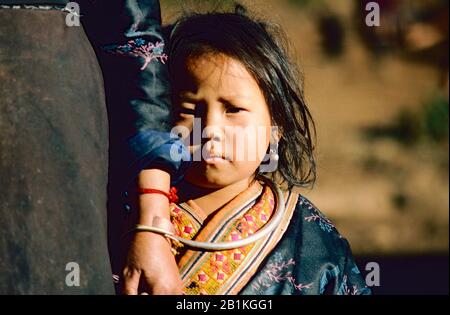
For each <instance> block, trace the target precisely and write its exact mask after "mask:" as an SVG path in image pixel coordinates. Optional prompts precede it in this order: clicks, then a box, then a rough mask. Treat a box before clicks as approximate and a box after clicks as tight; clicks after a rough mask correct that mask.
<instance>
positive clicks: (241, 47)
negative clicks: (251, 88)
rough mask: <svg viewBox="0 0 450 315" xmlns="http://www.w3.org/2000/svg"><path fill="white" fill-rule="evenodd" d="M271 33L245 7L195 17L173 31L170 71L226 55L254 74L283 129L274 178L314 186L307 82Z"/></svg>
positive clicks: (182, 21) (185, 19) (183, 20)
mask: <svg viewBox="0 0 450 315" xmlns="http://www.w3.org/2000/svg"><path fill="white" fill-rule="evenodd" d="M278 33H279V34H278V35H279V36H277V37H275V36H272V35H271V34H270V32H269V25H268V24H267V23H265V22H262V21H258V20H254V19H252V18H250V17H249V16H247V14H246V10H245V8H244V7H243V6H242V5H236V8H235V12H233V13H223V12H213V13H206V14H205V13H204V14H197V13H194V14H190V15H187V16H184V17H182V18H180V19H179V20H178V21H177V22H175V23H174V24H173V25H172V26H171V31H170V34H169V50H168V51H169V56H170V58H169V72H170V75H171V76H173V75H175V74H176V71H177V69H180V68H179V67H180V66H182V65H183V64H185V63H186V61H187V60H188V59H190V58H195V57H199V56H201V55H204V54H208V53H220V54H224V55H226V56H228V57H231V58H234V59H236V60H238V61H240V62H241V63H242V64H243V65H244V66H245V67H246V68H247V70H248V71H249V73H251V74H252V75H253V77H254V78H255V80H256V82H257V83H258V85H259V87H260V89H261V91H262V92H263V94H264V96H265V99H266V102H267V104H268V106H269V110H270V114H271V117H272V123H273V124H274V125H275V126H277V127H278V128H279V134H280V135H281V137H280V140H279V143H278V155H279V162H278V169H277V171H276V172H275V173H273V174H272V176H273V177H274V179H275V180H276V181H278V182H279V183H280V184H284V185H286V184H287V186H288V187H289V188H291V187H293V186H308V185H311V184H313V183H314V181H315V178H316V167H315V161H314V156H313V150H314V145H313V136H315V127H314V121H313V119H312V117H311V114H310V112H309V110H308V108H307V106H306V103H305V99H304V95H303V78H302V76H301V75H300V72H299V71H298V69H297V67H296V66H295V65H294V64H293V63H291V62H290V60H289V58H288V54H287V48H286V47H285V45H284V44H282V43H281V40H280V39H281V38H282V37H281V35H283V34H282V33H280V31H279V30H278Z"/></svg>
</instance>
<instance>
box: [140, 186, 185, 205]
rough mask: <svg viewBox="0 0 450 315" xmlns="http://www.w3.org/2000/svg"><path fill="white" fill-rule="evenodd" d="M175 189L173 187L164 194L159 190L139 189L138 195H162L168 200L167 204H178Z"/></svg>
mask: <svg viewBox="0 0 450 315" xmlns="http://www.w3.org/2000/svg"><path fill="white" fill-rule="evenodd" d="M177 192H178V191H177V189H176V188H175V187H171V188H170V190H169V192H168V193H167V192H165V191H162V190H159V189H153V188H139V193H140V194H141V195H142V194H160V195H164V196H166V197H167V199H169V202H174V203H176V202H178V196H177Z"/></svg>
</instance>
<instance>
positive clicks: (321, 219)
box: [300, 197, 334, 233]
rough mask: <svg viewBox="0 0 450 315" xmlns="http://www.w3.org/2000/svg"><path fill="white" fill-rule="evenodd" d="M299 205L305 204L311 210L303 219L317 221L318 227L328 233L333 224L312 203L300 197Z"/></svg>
mask: <svg viewBox="0 0 450 315" xmlns="http://www.w3.org/2000/svg"><path fill="white" fill-rule="evenodd" d="M300 205H301V206H306V207H307V208H308V210H311V211H312V214H311V215H310V216H307V217H305V221H307V222H315V221H318V224H319V226H320V228H321V229H322V230H323V231H325V232H328V233H330V232H331V231H332V230H333V228H334V224H333V223H332V222H331V221H330V220H329V219H328V218H327V217H326V216H325V215H324V214H323V213H322V212H320V211H319V210H318V209H317V208H316V207H314V205H313V204H312V203H310V202H309V201H308V200H306V199H305V198H304V197H300Z"/></svg>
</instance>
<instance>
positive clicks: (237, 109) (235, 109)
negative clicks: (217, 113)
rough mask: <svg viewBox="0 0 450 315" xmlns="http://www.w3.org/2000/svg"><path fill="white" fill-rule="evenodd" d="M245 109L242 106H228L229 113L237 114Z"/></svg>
mask: <svg viewBox="0 0 450 315" xmlns="http://www.w3.org/2000/svg"><path fill="white" fill-rule="evenodd" d="M242 111H245V109H244V108H241V107H229V108H227V114H237V113H239V112H242Z"/></svg>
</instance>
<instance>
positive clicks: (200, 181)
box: [186, 170, 233, 189]
mask: <svg viewBox="0 0 450 315" xmlns="http://www.w3.org/2000/svg"><path fill="white" fill-rule="evenodd" d="M200 174H201V175H200ZM229 176H230V174H226V175H225V174H224V173H223V172H219V171H217V170H215V171H212V170H209V171H206V172H198V173H197V172H195V171H194V170H193V171H192V172H189V173H188V174H187V175H186V180H187V181H188V182H190V183H191V184H194V185H196V186H199V187H203V188H214V189H218V188H223V187H225V186H228V185H229V184H230V181H229V180H227V179H228V178H229ZM231 182H233V181H231Z"/></svg>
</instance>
